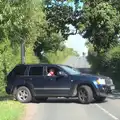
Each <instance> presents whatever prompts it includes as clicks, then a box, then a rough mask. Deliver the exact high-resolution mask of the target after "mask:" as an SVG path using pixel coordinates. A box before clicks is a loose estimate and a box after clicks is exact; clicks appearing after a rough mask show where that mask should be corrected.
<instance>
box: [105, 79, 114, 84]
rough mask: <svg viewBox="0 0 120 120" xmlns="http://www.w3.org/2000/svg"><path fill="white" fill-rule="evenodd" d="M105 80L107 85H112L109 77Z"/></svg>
mask: <svg viewBox="0 0 120 120" xmlns="http://www.w3.org/2000/svg"><path fill="white" fill-rule="evenodd" d="M105 82H106V84H107V85H113V81H112V79H111V78H106V79H105Z"/></svg>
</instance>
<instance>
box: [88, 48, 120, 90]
mask: <svg viewBox="0 0 120 120" xmlns="http://www.w3.org/2000/svg"><path fill="white" fill-rule="evenodd" d="M88 61H89V62H90V64H91V66H92V70H93V72H94V73H99V74H103V75H106V76H109V77H111V78H112V79H113V80H114V83H115V84H116V87H117V88H120V46H116V47H113V48H111V49H110V50H109V51H108V52H106V53H103V54H99V55H97V56H95V52H94V51H93V50H90V51H89V54H88Z"/></svg>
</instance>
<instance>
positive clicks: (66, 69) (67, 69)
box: [60, 65, 80, 75]
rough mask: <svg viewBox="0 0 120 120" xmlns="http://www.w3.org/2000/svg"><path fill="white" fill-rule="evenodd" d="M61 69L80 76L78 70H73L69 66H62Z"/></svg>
mask: <svg viewBox="0 0 120 120" xmlns="http://www.w3.org/2000/svg"><path fill="white" fill-rule="evenodd" d="M60 67H61V68H62V69H64V70H65V71H66V72H68V73H69V74H71V75H79V74H80V72H79V71H78V70H77V69H73V68H72V67H68V66H64V65H62V66H60Z"/></svg>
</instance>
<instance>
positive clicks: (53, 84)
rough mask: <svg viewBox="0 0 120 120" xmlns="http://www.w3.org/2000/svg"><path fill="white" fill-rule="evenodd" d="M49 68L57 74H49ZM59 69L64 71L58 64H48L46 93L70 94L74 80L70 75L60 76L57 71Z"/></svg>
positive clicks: (54, 94) (56, 94)
mask: <svg viewBox="0 0 120 120" xmlns="http://www.w3.org/2000/svg"><path fill="white" fill-rule="evenodd" d="M49 69H54V70H55V76H47V73H48V72H49ZM59 71H62V70H61V69H60V68H59V67H57V66H46V75H45V86H44V90H45V93H46V94H47V95H49V96H68V95H69V92H70V89H71V86H72V81H71V80H70V77H69V76H68V75H67V76H62V77H58V76H57V72H59Z"/></svg>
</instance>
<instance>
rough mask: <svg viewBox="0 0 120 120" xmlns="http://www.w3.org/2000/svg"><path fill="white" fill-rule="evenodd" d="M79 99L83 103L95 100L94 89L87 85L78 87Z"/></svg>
mask: <svg viewBox="0 0 120 120" xmlns="http://www.w3.org/2000/svg"><path fill="white" fill-rule="evenodd" d="M78 99H79V101H80V102H81V103H82V104H89V103H91V102H92V101H93V91H92V89H91V88H90V87H89V86H87V85H82V86H80V87H79V88H78Z"/></svg>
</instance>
